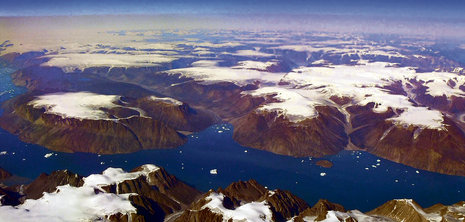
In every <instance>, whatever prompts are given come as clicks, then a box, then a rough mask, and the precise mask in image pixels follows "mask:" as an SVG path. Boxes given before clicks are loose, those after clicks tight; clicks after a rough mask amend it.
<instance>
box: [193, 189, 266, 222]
mask: <svg viewBox="0 0 465 222" xmlns="http://www.w3.org/2000/svg"><path fill="white" fill-rule="evenodd" d="M206 200H207V201H209V202H208V203H207V204H205V205H204V206H203V207H202V209H206V208H208V209H210V210H211V211H212V212H213V213H216V214H220V215H222V216H223V221H224V222H226V221H228V220H232V221H233V222H240V221H254V222H260V221H272V212H271V210H270V208H269V206H268V203H267V202H266V201H262V202H251V203H246V204H244V205H241V206H239V207H237V208H236V209H234V210H230V209H227V208H225V207H224V206H223V200H224V195H223V194H218V193H215V192H212V193H210V195H209V196H208V197H206Z"/></svg>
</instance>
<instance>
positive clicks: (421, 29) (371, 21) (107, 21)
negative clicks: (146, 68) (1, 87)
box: [0, 0, 465, 38]
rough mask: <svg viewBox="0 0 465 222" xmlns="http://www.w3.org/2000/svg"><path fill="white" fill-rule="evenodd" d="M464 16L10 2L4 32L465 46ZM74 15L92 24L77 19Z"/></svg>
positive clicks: (362, 6)
mask: <svg viewBox="0 0 465 222" xmlns="http://www.w3.org/2000/svg"><path fill="white" fill-rule="evenodd" d="M464 14H465V0H352V1H345V0H236V1H229V0H218V1H213V0H206V1H205V0H150V1H149V0H133V1H123V0H80V1H76V0H9V1H2V2H1V3H0V28H2V27H4V29H8V30H17V29H18V28H19V27H20V26H24V27H25V29H26V30H27V29H30V28H33V29H40V28H48V27H51V25H54V26H57V25H59V26H61V27H62V28H69V29H73V28H84V27H87V26H99V27H108V28H109V27H112V28H115V29H130V28H157V27H162V28H166V27H174V28H177V27H181V28H183V27H190V28H234V29H237V28H243V29H268V30H269V29H291V30H299V31H300V30H303V31H305V30H310V31H312V30H316V31H330V32H367V33H396V34H397V33H400V34H421V35H428V36H433V37H435V36H439V37H440V36H452V37H459V38H462V37H465V16H464ZM70 15H72V17H73V18H72V19H70V18H69V16H70ZM75 15H91V16H90V17H87V18H83V19H82V18H81V19H77V18H76V19H74V16H75ZM95 15H97V16H99V15H105V16H101V17H98V18H95V17H92V16H95ZM108 15H113V16H108ZM114 15H131V16H132V17H128V16H116V17H115V16H114ZM134 15H136V16H134ZM2 16H3V18H2ZM7 16H52V17H50V18H48V19H39V18H35V17H30V19H28V20H23V19H19V20H18V19H16V20H11V19H9V18H7ZM54 16H65V17H54ZM160 16H162V17H163V18H162V17H160ZM129 21H131V22H129ZM123 23H126V25H125V24H123ZM136 26H137V27H136Z"/></svg>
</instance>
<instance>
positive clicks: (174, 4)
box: [0, 0, 465, 19]
mask: <svg viewBox="0 0 465 222" xmlns="http://www.w3.org/2000/svg"><path fill="white" fill-rule="evenodd" d="M464 11H465V1H463V0H351V1H345V0H235V1H230V0H132V1H123V0H9V1H2V3H1V7H0V15H3V16H22V15H95V14H178V13H179V14H291V15H292V14H336V15H369V16H371V15H376V16H393V17H399V16H402V17H432V18H456V19H461V18H462V19H463V17H464V15H463V14H464Z"/></svg>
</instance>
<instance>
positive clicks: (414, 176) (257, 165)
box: [0, 70, 465, 211]
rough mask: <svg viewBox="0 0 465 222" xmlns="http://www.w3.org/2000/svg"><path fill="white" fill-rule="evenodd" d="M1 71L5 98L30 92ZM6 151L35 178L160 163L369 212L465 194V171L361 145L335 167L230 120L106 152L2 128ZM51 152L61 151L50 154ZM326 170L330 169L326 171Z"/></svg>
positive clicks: (6, 158) (186, 175)
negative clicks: (250, 136) (142, 146)
mask: <svg viewBox="0 0 465 222" xmlns="http://www.w3.org/2000/svg"><path fill="white" fill-rule="evenodd" d="M0 72H2V73H1V74H0V76H1V77H0V78H1V83H0V89H1V90H0V92H2V91H9V89H8V87H10V89H14V90H13V91H11V93H7V94H4V95H2V96H1V97H0V101H2V100H5V99H7V98H11V97H12V96H14V95H17V94H18V93H22V92H24V89H20V88H17V87H15V86H13V85H12V84H11V81H10V80H9V75H8V72H11V70H0ZM8 81H10V82H8ZM4 89H6V90H4ZM9 92H10V91H9ZM2 151H5V152H6V154H5V155H0V166H1V167H3V168H5V169H6V170H8V171H10V172H12V173H14V174H17V175H19V176H22V177H27V178H35V177H37V176H38V175H39V174H40V173H41V172H47V173H50V172H52V171H54V170H57V169H70V170H71V171H74V172H76V173H79V174H81V175H84V176H86V175H89V174H91V173H98V172H101V171H103V170H104V169H106V168H107V167H110V166H111V167H121V168H124V169H126V170H130V169H132V168H134V167H137V166H139V165H142V164H146V163H152V164H155V165H158V166H161V167H164V168H165V169H167V170H168V172H170V173H171V174H173V175H175V176H176V177H178V178H180V179H181V180H183V181H187V182H188V183H190V184H191V185H193V186H195V187H196V188H198V189H200V190H202V191H207V190H209V189H211V188H213V189H216V188H218V187H220V186H221V187H225V186H227V185H228V184H230V183H231V182H234V181H238V180H248V179H251V178H254V179H256V180H257V181H258V182H260V183H261V184H263V185H265V186H268V187H269V188H271V189H274V188H280V189H285V190H290V191H291V192H293V193H294V194H296V195H298V196H299V197H302V198H303V199H305V200H306V201H307V202H308V203H309V204H314V203H315V202H316V201H317V200H318V199H320V198H325V199H329V200H330V201H333V202H336V203H340V204H343V205H344V206H345V207H346V208H348V209H355V208H357V209H360V210H362V211H366V210H371V209H373V208H374V207H376V206H379V205H381V204H382V203H384V202H386V201H387V200H391V199H394V198H413V199H415V200H416V201H417V202H419V203H420V204H421V205H422V206H425V207H427V206H430V205H432V204H435V203H438V202H441V203H444V204H452V203H455V202H458V201H460V200H465V177H456V176H446V175H441V174H436V173H430V172H426V171H422V170H418V173H417V172H416V171H417V170H416V169H414V168H411V167H407V166H404V165H400V164H396V163H393V162H391V161H388V160H384V159H381V158H377V157H375V156H373V155H371V154H369V153H365V152H359V151H343V152H341V153H339V154H338V155H334V156H328V157H327V158H325V159H328V160H330V161H332V162H333V163H334V167H333V168H331V169H325V168H322V167H320V166H317V165H315V162H316V160H315V159H313V160H310V159H309V158H292V157H286V156H281V155H276V154H272V153H269V152H264V151H259V150H254V149H250V148H245V147H242V146H240V145H238V144H237V143H235V142H234V141H233V139H232V126H231V125H229V124H221V125H215V126H212V127H210V128H208V129H206V130H204V131H202V132H200V133H196V134H193V135H190V136H189V141H188V142H187V144H185V145H184V146H182V147H179V148H177V149H166V150H149V151H141V152H137V153H132V154H121V155H102V156H99V155H96V154H85V153H76V154H69V153H59V152H53V151H49V150H47V149H45V148H43V147H41V146H37V145H32V144H27V143H23V142H21V141H20V140H19V139H18V138H17V137H16V136H14V135H12V134H9V133H8V132H6V131H4V130H0V152H2ZM246 151H247V152H246ZM47 153H53V155H52V156H51V157H49V158H45V157H44V155H45V154H47ZM55 154H56V155H55ZM211 169H217V170H218V174H217V175H212V174H210V170H211ZM321 173H326V175H325V176H321Z"/></svg>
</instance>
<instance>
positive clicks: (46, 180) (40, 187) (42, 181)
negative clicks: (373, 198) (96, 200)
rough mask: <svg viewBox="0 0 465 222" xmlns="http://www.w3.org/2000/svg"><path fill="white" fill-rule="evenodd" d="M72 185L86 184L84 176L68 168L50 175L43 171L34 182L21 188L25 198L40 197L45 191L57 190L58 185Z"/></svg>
mask: <svg viewBox="0 0 465 222" xmlns="http://www.w3.org/2000/svg"><path fill="white" fill-rule="evenodd" d="M67 184H68V185H70V186H73V187H80V186H82V185H83V184H84V181H83V180H82V176H79V175H78V174H75V173H72V172H70V171H68V170H58V171H55V172H52V173H51V174H50V175H48V174H46V173H42V174H41V175H40V176H39V177H37V178H36V179H35V180H34V181H32V183H30V184H28V185H26V186H24V187H22V188H21V190H22V192H21V193H22V194H24V195H25V197H24V198H25V199H39V198H41V197H42V196H43V194H44V192H46V193H53V192H55V191H56V188H57V186H61V185H67Z"/></svg>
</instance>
